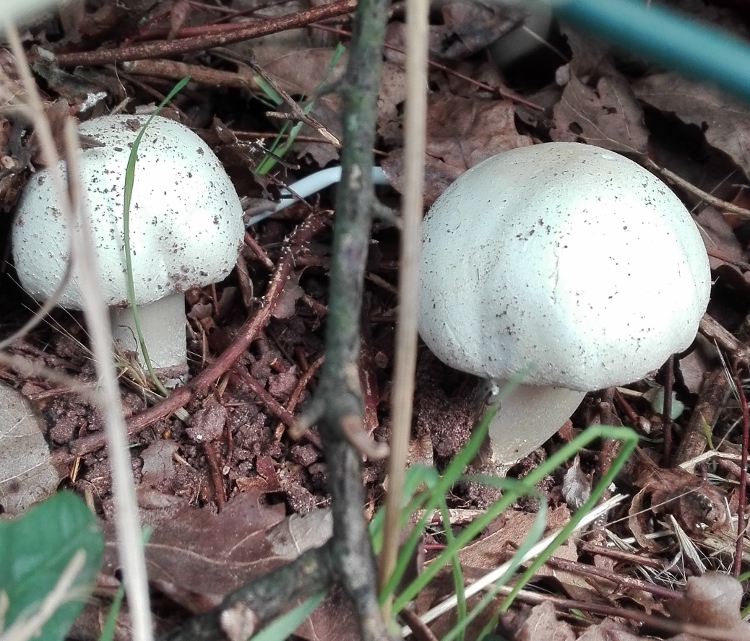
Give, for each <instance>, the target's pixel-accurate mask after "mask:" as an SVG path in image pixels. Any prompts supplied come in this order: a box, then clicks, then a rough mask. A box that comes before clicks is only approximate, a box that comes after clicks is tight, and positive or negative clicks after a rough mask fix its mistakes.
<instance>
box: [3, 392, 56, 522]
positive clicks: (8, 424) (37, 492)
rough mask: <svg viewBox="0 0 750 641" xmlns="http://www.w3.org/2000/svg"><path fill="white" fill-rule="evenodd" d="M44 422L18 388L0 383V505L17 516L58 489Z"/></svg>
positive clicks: (5, 514)
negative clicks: (45, 437)
mask: <svg viewBox="0 0 750 641" xmlns="http://www.w3.org/2000/svg"><path fill="white" fill-rule="evenodd" d="M43 425H44V424H43V422H41V421H39V420H38V419H37V416H36V414H35V413H34V411H33V410H32V409H31V406H30V405H29V403H28V402H27V401H26V399H25V398H24V397H23V396H21V393H20V392H18V391H17V390H15V389H13V388H12V387H9V386H8V385H5V384H4V383H0V507H1V508H2V510H1V511H2V514H3V516H4V517H6V518H7V517H13V516H17V515H18V514H20V513H21V512H23V511H24V510H26V508H28V507H30V506H31V505H33V504H34V503H36V502H37V501H41V500H42V499H45V498H47V497H48V496H50V495H51V494H52V493H53V492H55V491H56V490H57V484H58V483H59V482H60V477H59V475H58V473H57V470H56V469H55V468H54V467H53V466H52V464H51V463H50V452H49V446H48V445H47V441H45V440H44V434H43V433H42V426H43Z"/></svg>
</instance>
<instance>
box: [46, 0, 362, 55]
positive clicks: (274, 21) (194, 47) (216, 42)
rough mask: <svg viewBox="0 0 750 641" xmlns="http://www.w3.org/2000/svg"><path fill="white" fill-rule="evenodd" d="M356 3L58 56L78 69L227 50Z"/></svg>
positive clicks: (337, 13) (350, 0) (337, 12)
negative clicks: (237, 26)
mask: <svg viewBox="0 0 750 641" xmlns="http://www.w3.org/2000/svg"><path fill="white" fill-rule="evenodd" d="M356 4H357V2H356V0H339V1H338V2H332V3H331V4H323V5H320V6H317V7H313V8H311V9H307V10H306V11H300V12H299V13H294V14H291V15H288V16H280V17H278V18H268V19H267V20H263V21H260V22H254V23H252V24H251V25H249V26H247V27H245V28H243V29H236V30H232V31H229V32H226V33H216V34H209V35H205V36H195V37H192V38H183V39H181V40H162V41H160V42H149V43H145V44H141V45H133V46H130V47H120V48H118V49H97V50H96V51H82V52H80V53H61V54H58V55H57V56H56V59H57V63H58V64H59V65H60V66H61V67H78V66H96V65H108V64H112V63H113V62H125V61H126V60H142V59H144V58H168V57H170V56H176V55H178V54H182V53H190V52H193V51H203V50H205V49H212V48H213V47H224V46H226V45H230V44H233V43H235V42H243V41H245V40H250V39H252V38H258V37H260V36H266V35H268V34H271V33H277V32H279V31H286V30H287V29H293V28H295V27H304V26H306V25H308V24H310V23H312V22H318V21H319V20H325V19H326V18H334V17H336V16H340V15H343V14H345V13H349V12H351V11H352V10H353V9H354V7H355V6H356Z"/></svg>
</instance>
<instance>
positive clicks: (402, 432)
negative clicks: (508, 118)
mask: <svg viewBox="0 0 750 641" xmlns="http://www.w3.org/2000/svg"><path fill="white" fill-rule="evenodd" d="M429 7H430V3H429V0H407V5H406V42H407V43H408V44H407V56H406V86H407V87H408V93H407V96H406V121H405V131H406V141H405V142H406V144H405V148H404V152H405V153H404V158H405V168H404V170H405V172H404V195H403V199H402V204H401V209H402V212H403V213H402V216H401V225H402V227H401V255H400V270H399V280H398V290H399V302H398V323H397V325H396V344H395V361H396V362H395V365H394V379H393V390H394V391H393V396H392V402H391V424H392V426H393V427H392V432H391V442H390V446H391V457H390V460H389V461H388V494H387V495H386V503H385V523H384V525H383V547H382V550H381V552H380V558H379V559H378V563H379V565H378V579H379V583H380V588H381V589H382V588H383V586H384V585H385V584H386V582H387V581H388V579H389V577H390V575H391V573H392V572H393V568H394V567H396V557H397V556H398V547H399V540H400V534H401V527H400V525H401V524H400V523H399V521H400V518H401V511H402V509H403V497H402V494H403V487H404V481H405V478H406V466H407V458H408V454H409V438H410V436H411V422H412V406H413V401H414V375H415V374H414V373H415V369H416V362H417V314H418V301H419V256H420V249H421V245H420V243H421V241H420V233H419V227H420V223H421V221H422V209H423V202H422V191H423V187H424V156H425V150H426V143H425V135H426V129H425V127H426V124H425V123H426V113H427V40H428V33H427V32H428V13H429ZM392 603H393V594H389V595H387V596H386V598H385V600H384V601H383V606H382V612H383V618H384V619H385V620H386V621H387V620H389V619H390V617H391V605H392Z"/></svg>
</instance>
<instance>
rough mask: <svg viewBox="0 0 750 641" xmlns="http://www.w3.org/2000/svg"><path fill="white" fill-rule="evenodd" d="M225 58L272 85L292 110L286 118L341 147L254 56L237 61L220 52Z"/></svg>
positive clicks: (269, 114)
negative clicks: (298, 122) (251, 71)
mask: <svg viewBox="0 0 750 641" xmlns="http://www.w3.org/2000/svg"><path fill="white" fill-rule="evenodd" d="M218 53H220V54H221V55H223V56H224V57H228V58H229V59H230V60H231V61H232V62H234V63H235V64H237V65H247V66H248V67H250V68H251V69H252V70H253V71H254V72H255V73H257V74H258V75H259V76H260V77H261V78H263V80H265V81H266V82H267V83H268V84H269V85H271V88H272V89H273V90H274V91H275V92H276V93H277V94H279V96H280V97H281V98H283V100H284V102H285V103H286V104H287V106H288V107H289V109H290V110H291V114H283V116H284V117H288V116H290V115H291V116H292V118H293V119H295V120H299V121H300V122H303V123H305V124H306V125H307V126H308V127H312V128H313V129H315V131H317V132H318V133H319V134H320V135H321V136H322V137H323V138H325V139H326V140H327V141H328V142H329V143H331V144H332V145H333V146H334V147H337V148H338V147H341V142H340V141H339V139H338V138H336V136H334V135H333V134H332V133H331V132H330V131H328V129H326V128H325V126H324V125H323V124H322V123H320V122H318V121H317V120H315V118H313V117H312V116H311V115H310V114H307V113H305V111H304V110H303V109H302V107H300V106H299V104H298V103H297V101H296V100H295V99H294V98H292V97H291V96H290V95H289V94H288V93H287V92H286V91H284V89H283V88H282V87H281V85H279V83H278V82H277V81H276V80H275V78H274V77H273V76H271V75H270V74H268V73H266V70H265V69H263V67H261V66H260V65H259V64H258V63H257V62H256V61H255V60H254V59H253V58H252V56H247V57H246V59H245V60H242V61H240V60H237V58H236V57H235V56H232V55H231V52H225V51H223V50H222V51H220V52H218ZM227 53H230V55H229V56H227ZM272 113H273V112H268V113H266V115H267V116H269V117H272Z"/></svg>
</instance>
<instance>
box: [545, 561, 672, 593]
mask: <svg viewBox="0 0 750 641" xmlns="http://www.w3.org/2000/svg"><path fill="white" fill-rule="evenodd" d="M544 564H545V565H547V566H549V567H551V568H554V569H557V570H563V571H564V572H571V573H572V574H577V575H578V576H583V577H592V576H594V577H598V578H600V579H606V580H607V581H611V582H612V583H615V584H616V585H617V586H618V588H623V587H625V588H629V589H631V590H642V591H644V592H650V593H651V594H653V595H655V596H659V597H661V598H663V599H677V598H679V597H681V596H682V595H681V594H680V593H679V592H677V590H672V589H670V588H665V587H663V586H661V585H656V584H655V583H649V582H646V581H641V580H640V579H634V578H633V577H630V576H627V575H625V574H619V573H617V572H614V571H612V570H606V569H604V568H598V567H596V566H593V565H586V564H585V563H580V562H578V561H568V560H566V559H562V558H557V557H554V556H552V557H550V558H549V559H547V560H546V561H545V562H544Z"/></svg>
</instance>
